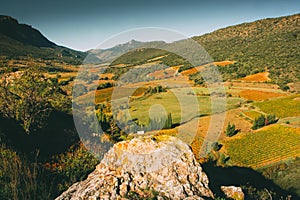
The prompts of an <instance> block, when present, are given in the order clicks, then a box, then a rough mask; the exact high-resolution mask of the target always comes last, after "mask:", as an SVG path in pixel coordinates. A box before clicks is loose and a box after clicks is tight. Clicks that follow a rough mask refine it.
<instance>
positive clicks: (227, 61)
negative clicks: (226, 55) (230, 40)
mask: <svg viewBox="0 0 300 200" xmlns="http://www.w3.org/2000/svg"><path fill="white" fill-rule="evenodd" d="M233 63H235V62H234V61H229V60H225V61H219V62H214V65H216V66H220V67H225V66H227V65H231V64H233Z"/></svg>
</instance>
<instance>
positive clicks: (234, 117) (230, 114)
mask: <svg viewBox="0 0 300 200" xmlns="http://www.w3.org/2000/svg"><path fill="white" fill-rule="evenodd" d="M240 112H241V110H240V109H234V110H229V111H227V112H226V115H225V121H224V124H216V123H214V126H212V127H211V128H212V129H211V130H216V131H217V130H219V129H214V128H216V127H217V126H219V127H220V126H222V127H221V132H220V135H219V138H217V139H218V141H220V140H225V139H227V137H226V135H225V130H226V127H227V124H228V123H229V122H230V123H231V124H235V126H236V128H237V129H240V130H241V132H249V131H250V130H251V126H252V124H251V123H250V122H248V121H247V120H245V119H244V118H243V117H240V115H239V114H240ZM219 117H223V116H222V114H218V115H216V119H218V118H219ZM211 120H212V118H211V116H206V117H200V118H197V119H194V120H192V121H190V122H188V123H186V124H183V125H181V126H180V127H178V128H176V129H177V130H178V135H177V137H179V138H182V140H183V141H185V142H186V143H188V144H190V146H191V148H192V151H193V153H194V155H195V156H196V158H197V159H200V150H201V147H202V143H203V141H204V138H205V137H206V135H207V134H208V130H209V126H210V123H213V122H212V121H211ZM195 127H198V128H197V131H196V132H195V130H194V129H195ZM212 132H214V131H212Z"/></svg>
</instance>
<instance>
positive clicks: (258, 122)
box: [252, 114, 278, 130]
mask: <svg viewBox="0 0 300 200" xmlns="http://www.w3.org/2000/svg"><path fill="white" fill-rule="evenodd" d="M277 121H278V119H277V117H276V115H275V114H274V115H267V116H265V115H260V116H259V117H258V118H256V119H255V120H254V122H253V126H252V129H253V130H256V129H259V128H262V127H264V126H267V125H269V124H274V123H276V122H277Z"/></svg>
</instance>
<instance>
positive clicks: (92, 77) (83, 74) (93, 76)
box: [77, 70, 99, 84]
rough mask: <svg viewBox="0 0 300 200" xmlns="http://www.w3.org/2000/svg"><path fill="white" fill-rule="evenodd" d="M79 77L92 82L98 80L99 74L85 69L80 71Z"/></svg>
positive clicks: (89, 82)
mask: <svg viewBox="0 0 300 200" xmlns="http://www.w3.org/2000/svg"><path fill="white" fill-rule="evenodd" d="M77 79H80V80H83V81H84V82H86V83H88V84H91V83H92V82H93V81H95V80H98V79H99V76H98V74H96V73H92V72H89V71H88V70H85V71H82V72H80V73H78V75H77Z"/></svg>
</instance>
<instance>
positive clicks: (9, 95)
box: [0, 68, 66, 134]
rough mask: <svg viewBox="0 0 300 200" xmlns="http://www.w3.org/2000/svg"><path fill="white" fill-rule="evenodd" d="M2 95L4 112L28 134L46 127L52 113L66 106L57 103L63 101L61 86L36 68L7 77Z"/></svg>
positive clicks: (0, 90)
mask: <svg viewBox="0 0 300 200" xmlns="http://www.w3.org/2000/svg"><path fill="white" fill-rule="evenodd" d="M0 93H1V94H2V95H1V96H0V113H1V114H2V115H3V116H4V117H7V118H11V119H14V120H16V121H18V122H19V123H20V125H21V126H22V127H23V129H24V130H25V132H26V133H27V134H29V133H30V131H31V130H32V129H34V128H40V127H42V125H43V124H44V122H45V119H46V118H47V117H48V116H49V115H50V113H51V111H52V110H54V108H55V107H60V106H62V105H61V104H60V103H59V102H57V99H60V98H63V97H62V94H61V93H60V88H59V87H58V83H56V82H52V81H51V80H50V79H46V78H45V77H44V76H43V75H42V74H41V73H40V72H38V71H37V70H35V69H32V68H29V69H27V70H25V71H21V72H17V73H6V74H4V75H3V76H2V80H1V83H0ZM65 100H66V99H65ZM62 107H63V106H62Z"/></svg>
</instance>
